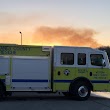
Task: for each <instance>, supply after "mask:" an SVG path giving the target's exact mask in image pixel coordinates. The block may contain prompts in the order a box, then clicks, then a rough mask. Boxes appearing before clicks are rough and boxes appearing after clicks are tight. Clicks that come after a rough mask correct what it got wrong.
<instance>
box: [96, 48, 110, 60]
mask: <svg viewBox="0 0 110 110" xmlns="http://www.w3.org/2000/svg"><path fill="white" fill-rule="evenodd" d="M98 49H99V50H103V51H106V52H107V55H108V58H109V61H110V47H109V46H102V47H99V48H98Z"/></svg>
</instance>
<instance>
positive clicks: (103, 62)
mask: <svg viewBox="0 0 110 110" xmlns="http://www.w3.org/2000/svg"><path fill="white" fill-rule="evenodd" d="M16 91H36V92H49V93H50V92H53V93H55V92H62V93H63V94H64V95H66V96H67V95H68V96H70V97H75V98H77V99H78V100H87V99H88V98H89V96H90V93H91V91H106V92H109V91H110V66H109V60H108V57H107V54H106V52H105V51H101V50H97V49H92V48H89V47H68V46H54V47H50V46H29V45H14V44H12V45H11V44H10V45H9V44H0V97H1V98H2V97H3V96H6V95H8V94H9V93H12V92H16Z"/></svg>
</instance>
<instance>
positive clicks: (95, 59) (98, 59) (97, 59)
mask: <svg viewBox="0 0 110 110" xmlns="http://www.w3.org/2000/svg"><path fill="white" fill-rule="evenodd" d="M90 59H91V65H94V66H102V59H104V57H103V55H102V54H91V55H90Z"/></svg>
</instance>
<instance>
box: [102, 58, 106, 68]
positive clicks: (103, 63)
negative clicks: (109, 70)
mask: <svg viewBox="0 0 110 110" xmlns="http://www.w3.org/2000/svg"><path fill="white" fill-rule="evenodd" d="M102 66H103V67H105V66H106V64H105V60H104V59H102Z"/></svg>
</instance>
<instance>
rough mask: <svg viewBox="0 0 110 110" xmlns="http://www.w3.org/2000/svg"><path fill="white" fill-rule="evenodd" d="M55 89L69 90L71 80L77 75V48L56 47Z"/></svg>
mask: <svg viewBox="0 0 110 110" xmlns="http://www.w3.org/2000/svg"><path fill="white" fill-rule="evenodd" d="M53 66H54V67H53V68H54V72H53V90H54V91H60V90H61V91H68V90H69V85H70V82H71V81H72V80H73V78H74V77H75V49H74V48H66V47H55V48H54V65H53Z"/></svg>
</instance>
